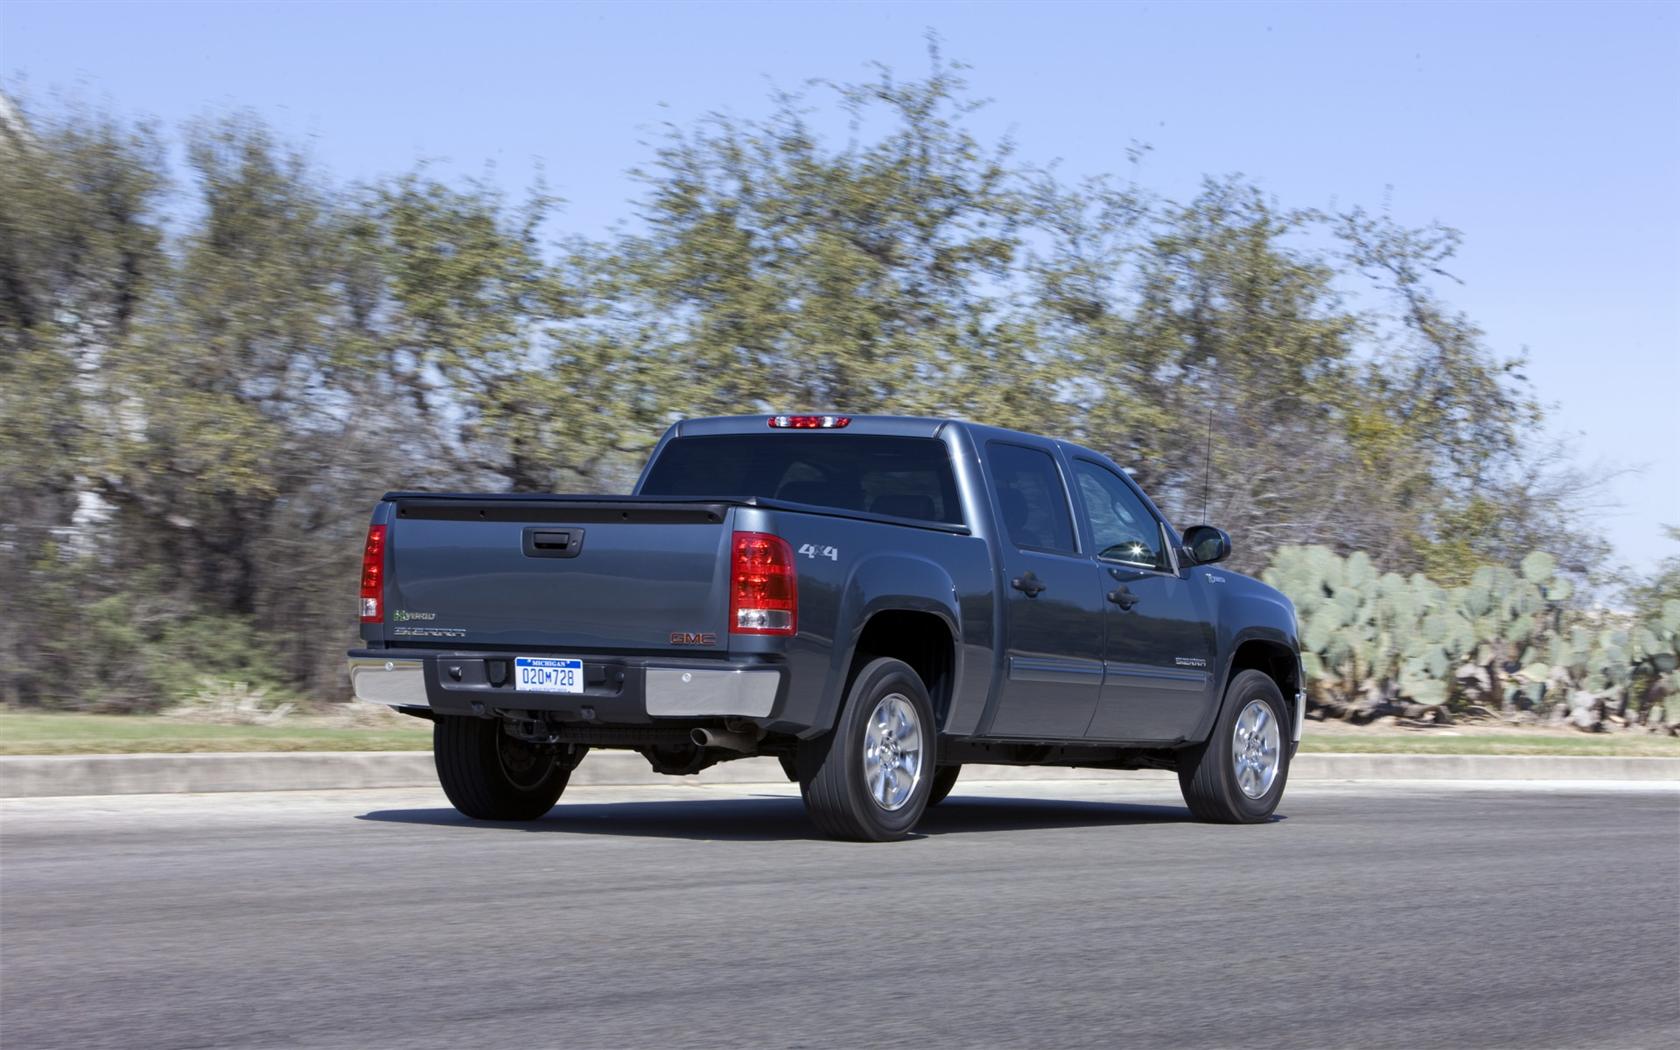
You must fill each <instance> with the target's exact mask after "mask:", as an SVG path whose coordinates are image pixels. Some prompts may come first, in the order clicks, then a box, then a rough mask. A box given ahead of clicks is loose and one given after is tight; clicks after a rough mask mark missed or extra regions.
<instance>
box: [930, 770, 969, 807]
mask: <svg viewBox="0 0 1680 1050" xmlns="http://www.w3.org/2000/svg"><path fill="white" fill-rule="evenodd" d="M961 772H962V767H961V766H940V767H939V768H938V769H936V770H934V771H933V788H932V790H931V791H929V792H928V805H930V806H937V805H939V804H940V803H941V802H943V801H945V796H946V795H949V794H950V793H951V789H952V788H954V787H956V786H957V774H959V773H961Z"/></svg>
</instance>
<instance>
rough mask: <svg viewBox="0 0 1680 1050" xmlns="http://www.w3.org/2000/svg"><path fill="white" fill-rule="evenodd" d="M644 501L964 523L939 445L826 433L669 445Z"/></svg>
mask: <svg viewBox="0 0 1680 1050" xmlns="http://www.w3.org/2000/svg"><path fill="white" fill-rule="evenodd" d="M641 494H642V495H644V496H692V497H716V498H729V499H747V498H749V497H754V496H756V497H760V498H765V499H779V500H787V501H788V502H790V503H806V504H810V505H812V506H816V507H830V508H833V509H835V510H851V511H863V512H865V513H869V514H884V515H887V516H890V517H895V518H909V519H911V520H916V521H937V522H943V523H946V524H951V525H960V524H962V520H963V517H962V508H961V506H960V505H959V503H958V499H957V485H956V480H955V478H954V476H953V475H952V473H951V453H950V450H949V449H948V448H946V446H945V444H944V442H942V441H938V440H936V439H934V438H914V437H889V436H883V435H879V434H843V433H830V432H824V431H815V430H807V431H783V432H778V433H771V434H718V435H711V436H703V437H682V438H676V439H674V440H672V441H670V442H668V443H667V444H666V445H665V447H664V449H662V450H661V451H660V453H659V456H658V458H657V459H655V460H654V462H653V466H652V467H651V468H650V469H649V470H648V475H647V478H646V479H645V480H644V481H643V483H642V487H641Z"/></svg>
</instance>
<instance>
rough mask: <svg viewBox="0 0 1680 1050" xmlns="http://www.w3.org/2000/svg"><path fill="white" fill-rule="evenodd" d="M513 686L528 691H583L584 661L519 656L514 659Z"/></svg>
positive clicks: (521, 690)
mask: <svg viewBox="0 0 1680 1050" xmlns="http://www.w3.org/2000/svg"><path fill="white" fill-rule="evenodd" d="M513 687H514V688H515V689H517V690H519V691H520V692H526V693H581V692H583V661H582V660H550V659H549V658H547V657H543V656H521V657H518V658H516V659H515V660H514V661H513Z"/></svg>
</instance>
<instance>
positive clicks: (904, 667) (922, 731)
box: [798, 657, 936, 842]
mask: <svg viewBox="0 0 1680 1050" xmlns="http://www.w3.org/2000/svg"><path fill="white" fill-rule="evenodd" d="M935 736H936V734H935V729H934V724H933V704H932V702H931V701H930V700H929V699H928V693H927V687H926V686H924V685H923V684H922V679H921V676H920V675H918V674H916V672H915V670H913V669H912V668H911V667H910V665H909V664H906V663H904V662H903V661H902V660H893V659H889V658H886V657H883V658H881V659H878V660H871V661H870V662H869V663H868V664H866V665H864V667H863V668H862V669H861V670H860V671H858V673H857V677H856V678H854V679H853V680H852V687H851V689H850V690H849V691H848V692H847V694H846V705H845V707H843V708H842V709H841V711H840V718H839V722H838V724H837V725H836V726H835V727H834V731H833V732H831V733H829V734H827V735H826V736H824V737H822V738H821V739H819V740H812V741H807V742H804V743H802V744H801V745H800V752H799V760H798V761H799V789H800V794H801V795H803V796H804V797H805V808H806V811H807V812H809V813H810V815H811V821H812V822H813V823H814V824H816V825H817V827H818V829H819V830H821V831H822V832H823V834H825V835H828V836H830V837H831V838H838V839H852V840H856V841H862V842H885V841H888V840H890V839H898V838H903V837H904V836H905V835H908V834H909V833H910V830H911V829H912V828H914V827H915V826H916V822H917V821H918V820H920V819H921V817H922V812H923V810H925V809H926V808H927V804H928V795H929V792H930V791H931V789H932V786H933V779H934V776H933V774H934V743H935Z"/></svg>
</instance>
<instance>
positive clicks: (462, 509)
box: [385, 494, 731, 652]
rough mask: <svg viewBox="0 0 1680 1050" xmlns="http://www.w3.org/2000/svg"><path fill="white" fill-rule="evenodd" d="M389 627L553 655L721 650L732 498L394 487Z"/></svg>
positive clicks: (414, 636)
mask: <svg viewBox="0 0 1680 1050" xmlns="http://www.w3.org/2000/svg"><path fill="white" fill-rule="evenodd" d="M386 498H387V499H388V500H389V501H390V502H392V503H393V504H395V507H394V509H393V512H392V518H391V526H390V537H389V541H388V543H389V559H390V560H389V572H390V576H389V579H388V582H387V585H386V600H387V609H388V610H389V611H388V612H387V614H386V617H385V629H386V636H387V637H388V638H389V639H390V640H391V641H393V642H416V643H436V644H439V645H445V646H454V645H492V646H518V647H545V648H552V649H554V650H556V651H566V652H571V651H579V652H584V651H587V652H600V651H603V650H617V649H636V650H649V649H652V650H658V649H677V648H679V647H680V648H681V649H683V650H684V651H689V652H693V651H695V650H701V651H704V650H708V649H710V650H718V649H722V648H725V647H727V645H728V639H729V635H728V633H727V618H728V607H729V571H730V531H731V530H730V518H731V505H730V504H729V503H726V502H725V503H719V502H712V501H706V502H701V501H694V500H682V499H657V498H647V497H635V498H630V499H615V498H600V497H520V496H508V497H494V496H478V497H455V496H449V497H446V496H426V495H420V494H393V495H391V496H388V497H386Z"/></svg>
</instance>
